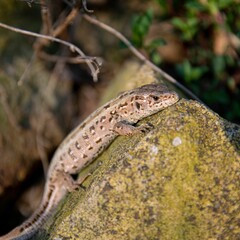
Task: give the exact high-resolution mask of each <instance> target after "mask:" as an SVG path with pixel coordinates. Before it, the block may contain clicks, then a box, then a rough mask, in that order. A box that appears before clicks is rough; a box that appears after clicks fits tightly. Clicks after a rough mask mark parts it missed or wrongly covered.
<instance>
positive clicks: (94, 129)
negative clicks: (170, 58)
mask: <svg viewBox="0 0 240 240" xmlns="http://www.w3.org/2000/svg"><path fill="white" fill-rule="evenodd" d="M178 100H179V96H178V94H177V93H176V92H174V91H171V90H168V89H167V88H166V87H165V86H163V85H159V84H155V83H152V84H147V85H144V86H141V87H139V88H135V89H133V90H129V91H126V92H123V93H122V94H120V95H119V96H118V97H116V98H115V99H113V100H111V101H109V102H107V103H106V104H104V105H103V106H102V107H100V108H98V109H97V110H96V111H94V112H93V113H92V114H90V115H89V116H88V117H87V118H86V119H85V120H84V121H83V122H82V123H80V124H79V125H78V126H77V127H76V128H75V129H74V130H73V131H72V132H70V134H69V135H68V136H67V137H66V138H65V139H64V140H63V142H62V143H61V144H60V146H59V147H58V148H57V150H56V152H55V153H54V155H53V158H52V161H51V163H50V166H49V170H48V174H47V179H46V183H45V188H44V193H43V197H42V200H41V204H40V206H39V208H37V209H36V211H35V212H34V213H33V215H32V216H31V217H30V218H29V219H28V220H26V221H25V222H23V223H22V225H20V226H18V227H16V228H14V229H13V230H12V231H10V232H9V233H7V234H6V235H4V236H2V237H0V240H10V239H15V240H23V239H29V238H30V237H32V236H33V235H34V234H35V233H36V232H37V231H38V230H39V229H40V228H41V226H42V225H43V223H44V222H45V221H46V220H47V218H48V217H49V216H50V215H51V214H52V213H53V210H54V209H56V206H57V205H58V203H59V202H60V201H61V200H62V199H63V198H64V197H65V195H66V194H67V193H68V192H71V191H73V190H75V189H76V188H77V187H79V186H80V184H81V183H82V181H83V179H81V178H79V179H74V178H73V175H75V174H78V173H79V172H80V171H81V170H82V169H83V168H84V167H86V166H87V165H88V164H90V163H91V162H92V161H93V160H94V159H95V158H96V157H97V156H99V155H100V153H101V152H102V151H103V150H104V149H106V148H107V147H108V146H109V145H110V143H111V142H112V141H113V140H114V139H115V138H116V137H117V136H119V135H133V134H136V133H139V132H147V131H149V130H150V129H151V128H152V126H150V125H149V124H147V123H146V124H141V125H139V126H137V125H136V123H137V122H138V121H139V120H141V119H143V118H145V117H147V116H150V115H152V114H154V113H156V112H158V111H160V110H162V109H164V108H166V107H168V106H171V105H173V104H174V103H176V102H177V101H178Z"/></svg>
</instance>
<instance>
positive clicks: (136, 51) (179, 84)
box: [82, 14, 203, 103]
mask: <svg viewBox="0 0 240 240" xmlns="http://www.w3.org/2000/svg"><path fill="white" fill-rule="evenodd" d="M82 16H83V17H84V19H86V20H87V21H88V22H90V23H92V24H94V25H96V26H98V27H100V28H102V29H104V30H105V31H107V32H109V33H111V34H113V35H114V36H116V37H117V38H118V39H120V40H121V41H122V42H123V43H125V44H126V45H127V47H128V48H129V49H130V50H131V52H132V53H133V54H134V55H135V56H136V57H137V58H139V59H140V60H141V61H143V62H145V63H146V64H147V65H148V66H150V67H151V68H152V69H153V70H155V71H156V72H158V73H159V74H161V75H162V76H163V77H164V78H165V79H166V80H168V81H169V82H171V83H173V84H174V85H176V86H177V87H178V88H180V89H181V90H183V91H184V92H185V93H187V94H188V95H189V96H191V97H192V98H193V99H195V100H197V101H199V102H201V103H203V102H202V101H201V100H200V99H199V98H198V97H197V96H196V95H195V94H194V93H192V92H191V91H190V90H189V89H187V88H186V87H185V86H183V85H182V84H181V83H179V82H178V81H177V80H175V79H174V78H173V77H171V76H170V75H169V74H167V73H166V72H164V71H163V70H162V69H161V68H159V67H157V66H156V65H155V64H153V63H152V62H151V61H149V60H148V59H147V58H146V57H145V56H144V55H143V54H142V53H140V52H139V51H138V50H137V49H136V48H135V47H134V46H133V45H132V44H131V42H130V41H129V40H128V39H127V38H126V37H125V36H124V35H123V34H121V33H120V32H118V31H117V30H115V29H114V28H112V27H110V26H109V25H106V24H105V23H103V22H101V21H99V20H97V19H96V18H93V17H90V16H89V15H87V14H83V15H82Z"/></svg>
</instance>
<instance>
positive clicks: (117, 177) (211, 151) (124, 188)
mask: <svg viewBox="0 0 240 240" xmlns="http://www.w3.org/2000/svg"><path fill="white" fill-rule="evenodd" d="M142 122H150V123H151V124H152V125H154V129H153V130H152V131H151V132H150V133H148V134H139V135H135V136H132V137H119V138H117V139H116V140H115V141H114V142H113V143H112V144H111V146H110V147H109V148H108V149H107V150H106V151H105V152H104V153H103V154H102V155H101V156H99V158H98V159H97V160H96V162H95V164H96V165H95V166H97V167H96V170H95V171H94V173H93V174H92V175H91V176H90V177H89V178H88V179H87V181H86V182H85V184H84V186H85V187H86V190H80V191H79V192H75V193H72V194H70V196H69V197H67V198H66V203H65V205H63V208H62V210H61V211H60V212H59V213H58V215H57V219H56V221H55V223H53V224H52V226H51V229H52V231H50V234H51V239H90V240H91V239H94V240H95V239H104V240H106V239H107V240H109V239H114V240H115V239H162V240H179V239H184V240H185V239H186V240H192V239H194V240H195V239H196V240H198V239H199V240H200V239H201V240H205V239H229V240H232V239H239V238H240V226H239V223H240V216H239V212H240V206H239V196H240V178H239V177H240V173H239V169H240V157H239V151H238V147H236V146H238V145H239V144H240V143H239V142H238V139H239V133H240V128H239V126H236V125H234V124H231V123H228V122H226V121H224V120H223V119H221V118H220V117H219V116H218V115H216V114H215V113H213V112H211V111H210V110H209V109H207V108H206V107H204V106H202V105H200V104H198V103H197V102H195V101H186V100H181V101H179V102H178V103H177V104H175V105H174V106H171V107H169V108H167V109H165V110H164V111H162V112H160V113H158V114H156V115H154V116H152V117H149V118H147V119H145V120H144V121H142ZM142 122H141V123H142ZM141 123H139V124H141ZM233 143H234V144H233ZM99 163H101V164H99ZM46 230H47V229H46Z"/></svg>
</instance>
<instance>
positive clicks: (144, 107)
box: [129, 84, 179, 119]
mask: <svg viewBox="0 0 240 240" xmlns="http://www.w3.org/2000/svg"><path fill="white" fill-rule="evenodd" d="M129 95H130V96H129V97H130V101H131V103H132V106H133V108H132V111H133V112H134V114H133V116H135V117H136V118H138V119H141V118H144V117H146V116H149V115H151V114H154V113H156V112H158V111H160V110H162V109H164V108H166V107H168V106H171V105H173V104H174V103H176V102H177V101H178V100H179V96H178V94H177V93H176V92H174V91H171V90H169V89H168V88H167V87H165V86H163V85H159V84H148V85H144V86H142V87H139V88H136V89H135V90H134V91H131V92H130V94H129Z"/></svg>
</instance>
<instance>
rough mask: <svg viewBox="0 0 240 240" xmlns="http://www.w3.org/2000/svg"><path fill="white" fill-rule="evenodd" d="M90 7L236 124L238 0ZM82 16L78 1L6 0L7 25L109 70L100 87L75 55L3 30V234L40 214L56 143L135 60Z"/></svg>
mask: <svg viewBox="0 0 240 240" xmlns="http://www.w3.org/2000/svg"><path fill="white" fill-rule="evenodd" d="M87 7H88V9H90V10H94V13H87V14H89V15H90V16H96V17H97V18H98V19H99V20H100V21H102V22H104V23H105V24H107V25H109V26H111V27H113V28H114V29H116V30H117V31H119V32H120V33H122V34H124V35H125V36H126V37H127V38H128V39H129V40H130V41H131V43H132V44H133V45H134V46H135V47H136V48H137V49H138V50H139V51H140V52H141V53H142V54H144V56H145V57H146V58H147V59H149V60H151V61H152V62H153V63H155V64H156V65H158V66H160V67H161V68H162V69H163V70H164V71H165V72H167V73H168V74H169V75H171V76H172V77H174V78H175V79H176V80H177V81H179V82H180V83H182V84H183V85H184V86H186V87H187V88H188V89H190V90H191V91H192V92H193V93H195V94H196V95H197V96H198V97H199V98H200V99H201V100H202V101H203V102H204V103H205V104H206V105H207V106H209V107H210V108H211V109H212V110H213V111H215V112H217V113H218V114H219V115H220V116H221V117H223V118H225V119H227V120H229V121H231V122H234V123H237V124H239V123H240V59H239V53H240V1H239V0H211V1H206V0H185V1H175V0H141V1H137V0H129V1H121V0H88V1H87ZM74 8H75V9H78V10H79V11H77V13H76V11H75V12H74ZM84 11H85V12H86V9H85V10H84V9H83V7H82V4H81V1H71V0H54V1H50V0H49V1H47V0H36V1H33V0H31V1H27V0H26V1H24V0H1V1H0V22H1V23H5V24H8V25H11V26H14V27H18V28H22V29H25V30H29V31H33V32H37V33H45V34H52V35H54V36H56V37H58V38H61V39H63V40H65V41H68V42H70V43H73V44H75V45H76V46H78V47H79V48H80V49H81V50H82V51H83V52H84V53H85V54H86V55H87V56H93V57H94V56H96V57H99V58H101V61H102V62H103V64H102V67H101V69H100V74H99V81H98V82H97V83H95V82H93V78H92V75H91V71H90V70H89V68H88V66H87V65H86V64H84V63H83V64H76V63H73V62H72V61H70V60H69V59H70V58H71V59H72V58H74V57H76V56H77V55H76V53H72V52H71V51H70V50H69V48H68V47H66V46H64V45H62V44H59V43H52V42H49V41H42V40H40V39H36V38H34V37H31V36H25V35H22V34H19V33H16V32H13V31H9V30H6V29H3V28H0V156H1V158H0V216H7V217H6V221H4V223H2V224H1V226H0V234H2V233H4V232H6V231H8V230H10V229H11V228H13V227H14V226H15V225H17V224H19V223H20V222H21V221H22V220H23V219H24V218H26V217H27V216H29V215H30V214H31V212H32V211H33V210H34V209H36V207H37V205H38V204H39V201H40V199H41V194H42V189H43V185H44V181H43V179H44V178H43V176H44V174H46V172H47V168H48V162H49V159H51V156H52V154H53V152H54V150H55V149H56V147H57V146H58V144H59V143H60V142H61V141H62V139H63V138H64V136H65V135H66V134H67V133H68V132H69V131H70V130H71V129H72V128H73V127H74V126H76V124H77V123H79V122H80V121H81V120H83V119H84V118H85V117H86V116H88V115H89V114H90V113H91V112H92V111H93V110H94V109H95V108H96V107H97V106H98V105H99V100H100V99H101V96H102V95H103V93H104V90H105V89H106V87H107V86H108V85H109V84H110V83H111V81H112V80H113V79H114V78H115V77H116V74H117V73H119V72H121V71H122V70H123V68H126V66H128V65H129V64H132V62H134V61H138V60H137V59H136V57H135V56H133V54H132V53H131V52H130V51H129V50H128V48H127V47H126V45H125V44H123V43H122V42H121V41H120V40H119V39H118V38H116V37H115V36H114V35H112V34H110V33H107V32H106V31H105V30H104V29H102V28H99V27H97V26H95V25H93V24H91V23H90V22H88V21H87V20H86V19H85V18H84V17H83V16H82V14H81V13H83V12H84ZM45 17H46V19H48V20H49V19H50V23H49V24H47V20H46V19H45ZM69 19H70V20H69ZM57 30H58V31H57ZM66 58H68V59H66ZM97 69H98V67H97Z"/></svg>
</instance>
